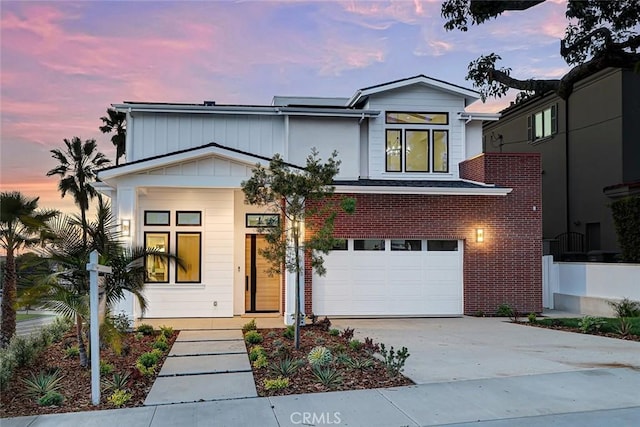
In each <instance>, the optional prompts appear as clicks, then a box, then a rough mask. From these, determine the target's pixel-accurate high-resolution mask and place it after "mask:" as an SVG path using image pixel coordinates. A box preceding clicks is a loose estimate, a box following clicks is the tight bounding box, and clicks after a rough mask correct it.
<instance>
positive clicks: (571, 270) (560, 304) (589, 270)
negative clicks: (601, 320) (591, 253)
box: [542, 256, 640, 315]
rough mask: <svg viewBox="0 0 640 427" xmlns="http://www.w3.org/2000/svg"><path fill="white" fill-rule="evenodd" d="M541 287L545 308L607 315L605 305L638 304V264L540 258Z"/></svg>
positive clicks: (639, 298)
mask: <svg viewBox="0 0 640 427" xmlns="http://www.w3.org/2000/svg"><path fill="white" fill-rule="evenodd" d="M542 286H543V290H542V296H543V298H542V303H543V306H544V307H545V308H555V309H558V310H566V311H572V312H577V313H581V314H594V315H608V314H610V310H611V309H610V307H609V306H608V304H607V303H606V301H611V300H620V299H622V298H629V299H632V300H635V301H640V264H612V263H598V262H553V257H552V256H544V257H542Z"/></svg>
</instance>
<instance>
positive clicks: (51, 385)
mask: <svg viewBox="0 0 640 427" xmlns="http://www.w3.org/2000/svg"><path fill="white" fill-rule="evenodd" d="M62 378H63V377H62V376H61V375H60V371H58V370H57V369H56V370H55V371H53V372H44V371H41V372H39V373H38V374H34V373H32V374H31V378H23V379H22V382H23V383H24V385H25V391H26V393H27V395H29V396H30V397H32V398H34V399H39V398H40V397H42V396H44V395H45V394H47V393H49V392H52V391H58V390H59V389H60V387H61V386H62V384H60V380H62Z"/></svg>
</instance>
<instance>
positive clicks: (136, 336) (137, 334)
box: [133, 332, 144, 341]
mask: <svg viewBox="0 0 640 427" xmlns="http://www.w3.org/2000/svg"><path fill="white" fill-rule="evenodd" d="M133 337H134V338H135V339H137V340H138V341H140V340H141V339H142V338H144V334H143V333H142V332H136V334H135V335H134V336H133Z"/></svg>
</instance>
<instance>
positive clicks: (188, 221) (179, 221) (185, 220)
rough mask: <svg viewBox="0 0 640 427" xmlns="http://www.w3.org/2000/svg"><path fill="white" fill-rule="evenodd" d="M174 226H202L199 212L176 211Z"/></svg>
mask: <svg viewBox="0 0 640 427" xmlns="http://www.w3.org/2000/svg"><path fill="white" fill-rule="evenodd" d="M176 225H179V226H184V225H187V226H198V225H202V212H200V211H176Z"/></svg>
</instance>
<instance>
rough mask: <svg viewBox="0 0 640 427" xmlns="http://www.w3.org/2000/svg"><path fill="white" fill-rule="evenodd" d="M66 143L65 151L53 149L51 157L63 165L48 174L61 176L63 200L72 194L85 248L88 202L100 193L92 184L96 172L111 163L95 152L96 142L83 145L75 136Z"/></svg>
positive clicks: (90, 140)
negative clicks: (78, 214)
mask: <svg viewBox="0 0 640 427" xmlns="http://www.w3.org/2000/svg"><path fill="white" fill-rule="evenodd" d="M64 143H65V146H66V150H65V151H64V152H63V151H61V150H59V149H57V148H56V149H55V150H51V153H53V156H52V157H53V158H54V159H56V160H58V162H60V164H59V165H58V166H57V167H55V168H53V169H51V170H50V171H49V172H47V176H51V175H60V183H59V184H58V190H60V192H61V194H62V197H64V196H65V195H66V194H67V193H70V194H71V195H72V196H73V199H74V201H75V203H76V205H78V207H79V208H80V215H81V219H82V241H83V242H84V244H85V246H86V244H87V210H88V209H89V201H90V200H91V199H93V198H94V197H95V196H96V195H97V194H98V192H97V191H96V190H95V188H93V187H92V186H91V183H92V182H94V181H95V180H96V171H97V169H98V168H99V167H101V166H106V165H107V164H109V159H107V158H106V157H105V155H104V154H102V153H101V152H99V151H96V140H95V139H88V140H86V141H85V142H84V143H82V141H81V140H80V138H78V137H77V136H74V137H73V138H72V139H71V141H69V140H68V139H66V138H65V139H64Z"/></svg>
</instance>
